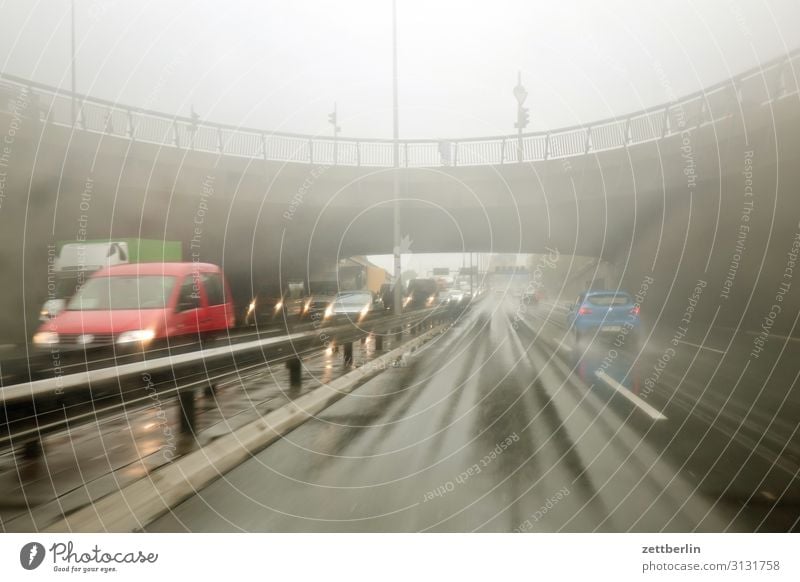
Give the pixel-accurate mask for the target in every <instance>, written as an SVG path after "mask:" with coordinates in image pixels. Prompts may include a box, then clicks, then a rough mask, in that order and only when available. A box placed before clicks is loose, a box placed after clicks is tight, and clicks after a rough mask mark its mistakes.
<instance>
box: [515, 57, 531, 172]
mask: <svg viewBox="0 0 800 582" xmlns="http://www.w3.org/2000/svg"><path fill="white" fill-rule="evenodd" d="M514 98H515V99H516V100H517V122H516V123H515V124H514V127H516V128H517V161H518V162H520V163H522V153H523V152H522V130H523V129H525V128H526V127H528V122H529V121H530V114H529V113H528V108H527V107H523V106H522V105H523V104H524V103H525V99H527V98H528V91H527V90H526V89H525V87H523V86H522V72H517V86H516V87H514Z"/></svg>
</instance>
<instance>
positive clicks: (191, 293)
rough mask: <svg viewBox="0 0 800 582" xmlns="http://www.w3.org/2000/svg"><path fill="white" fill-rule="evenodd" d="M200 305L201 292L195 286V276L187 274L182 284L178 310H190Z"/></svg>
mask: <svg viewBox="0 0 800 582" xmlns="http://www.w3.org/2000/svg"><path fill="white" fill-rule="evenodd" d="M199 307H200V293H199V292H198V289H197V288H196V287H195V281H194V277H193V276H192V275H189V276H187V277H186V278H185V279H184V280H183V284H182V285H181V292H180V294H179V295H178V308H177V310H178V311H188V310H189V309H197V308H199Z"/></svg>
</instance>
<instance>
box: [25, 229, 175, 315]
mask: <svg viewBox="0 0 800 582" xmlns="http://www.w3.org/2000/svg"><path fill="white" fill-rule="evenodd" d="M182 260H183V245H182V244H181V242H180V241H169V240H158V239H147V238H119V239H114V240H87V241H80V242H75V241H59V242H58V243H56V256H55V257H54V260H53V261H52V262H51V263H50V264H49V265H48V271H47V300H46V301H45V302H44V305H42V309H41V313H40V317H39V319H41V320H42V321H46V320H47V319H49V318H51V317H55V316H56V315H58V313H59V312H60V311H61V310H63V309H64V307H65V306H66V304H67V301H69V299H70V297H72V296H73V295H74V294H75V291H76V290H77V289H78V288H80V286H81V285H83V283H84V281H86V279H88V278H89V277H90V276H91V274H92V273H94V272H95V271H97V270H98V269H102V268H103V267H111V266H114V265H124V264H128V263H160V262H164V263H169V262H180V261H182Z"/></svg>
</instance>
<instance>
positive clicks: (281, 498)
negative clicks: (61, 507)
mask: <svg viewBox="0 0 800 582" xmlns="http://www.w3.org/2000/svg"><path fill="white" fill-rule="evenodd" d="M666 345H670V344H669V338H666V339H665V340H663V339H661V338H657V337H650V338H649V339H648V341H647V342H646V343H645V347H644V348H643V349H642V350H638V348H635V349H631V348H625V349H618V350H616V355H614V356H613V357H612V358H609V349H610V348H611V347H613V342H611V343H609V342H608V340H607V339H606V338H594V339H592V340H590V341H589V342H588V343H587V344H586V345H575V344H574V342H572V340H571V336H570V334H569V333H568V330H567V329H566V327H565V325H564V317H563V313H562V311H561V310H560V308H559V306H553V305H546V304H543V305H540V306H538V307H536V308H531V309H528V310H527V313H524V314H522V316H520V315H519V310H518V309H516V306H515V305H514V300H513V299H512V298H510V297H509V298H506V299H504V300H501V299H499V298H496V299H495V298H489V299H487V300H485V301H483V302H482V303H480V304H478V305H477V306H476V307H475V308H474V309H473V310H472V311H471V312H470V313H468V314H467V315H466V316H465V317H464V318H463V319H462V320H461V321H459V322H458V323H457V324H456V325H455V326H454V327H453V329H451V330H450V331H449V332H448V333H446V334H444V335H443V336H440V337H439V338H438V339H437V340H436V341H434V342H431V343H430V344H428V345H427V346H426V347H425V348H423V349H422V350H421V351H420V352H418V353H417V354H416V355H415V356H414V357H412V358H411V359H409V360H408V362H407V364H408V365H407V366H405V367H401V368H397V369H391V370H388V371H387V372H385V373H383V374H381V375H379V376H378V377H376V378H374V379H373V380H371V381H369V382H367V383H366V384H364V385H363V386H362V387H361V388H359V389H358V390H356V391H355V392H353V393H352V394H351V395H349V396H348V397H346V398H344V399H343V400H341V401H339V402H337V403H336V404H334V405H333V406H331V407H330V408H328V409H327V410H325V411H324V412H323V413H321V414H320V415H319V416H318V417H317V418H316V419H313V420H311V421H308V422H307V423H305V424H304V425H302V426H300V427H299V428H297V429H296V430H294V431H293V432H291V433H289V434H288V435H287V436H286V437H285V438H284V439H282V440H281V441H278V442H276V443H274V444H273V445H271V446H269V447H268V448H266V449H265V450H263V451H261V452H260V453H258V454H256V455H255V456H254V457H253V458H251V459H250V460H249V461H247V462H245V463H244V464H242V465H241V466H239V467H237V468H236V469H234V470H233V471H231V472H229V473H228V474H226V475H224V476H222V477H221V478H220V479H219V480H217V481H216V482H214V483H212V484H211V485H210V486H208V487H207V488H205V489H204V490H202V491H200V492H199V493H198V494H197V495H195V496H194V497H192V498H190V499H188V500H187V501H186V502H184V503H183V504H181V505H179V506H178V507H176V508H175V509H174V510H173V511H172V512H171V513H170V514H167V515H164V516H162V517H161V518H160V519H158V520H156V521H155V522H154V523H152V524H150V525H149V526H148V527H147V529H148V530H150V531H183V530H192V531H228V530H233V531H238V530H246V531H422V530H426V531H429V530H430V531H472V530H481V531H629V530H633V531H723V530H727V531H740V530H743V531H752V530H771V529H778V530H784V531H785V530H787V529H791V528H792V527H796V526H797V523H796V520H797V518H798V515H800V506H798V503H799V502H800V494H799V493H798V486H797V480H796V477H797V471H798V467H800V465H799V464H798V458H797V456H796V455H797V440H796V438H795V433H794V431H793V430H792V429H794V430H796V428H797V424H796V420H795V421H794V424H793V422H792V421H791V420H790V419H791V416H789V415H787V412H791V411H792V410H793V409H792V408H791V406H790V405H786V400H787V399H786V398H785V396H786V393H787V392H786V386H787V384H786V383H785V382H786V379H787V378H788V379H789V382H791V380H792V378H793V376H792V370H791V369H790V368H788V367H784V368H782V374H783V376H782V381H783V382H784V384H783V389H782V390H775V389H773V387H772V386H771V385H762V384H763V383H761V382H759V383H758V384H757V385H756V384H753V385H750V386H744V385H742V384H741V383H740V385H739V387H738V389H739V392H738V393H736V391H733V392H732V391H731V389H730V385H728V384H727V382H728V377H729V375H730V374H731V373H735V370H734V371H733V372H732V371H731V369H730V368H728V367H725V366H720V365H719V364H720V361H721V359H722V358H723V357H724V351H723V350H719V352H717V351H712V350H710V349H706V348H705V347H703V348H697V347H692V346H691V345H689V344H683V345H681V346H680V348H679V349H676V350H675V353H674V355H673V356H672V357H671V358H670V361H669V362H668V365H666V366H662V368H663V369H661V370H660V373H659V377H658V381H657V382H655V383H654V382H652V380H650V381H648V379H649V378H650V376H651V375H652V372H653V370H654V369H658V366H661V364H658V362H659V358H661V357H662V356H663V353H664V349H665V346H666ZM698 345H699V344H698ZM715 349H716V348H715ZM726 349H728V348H726ZM735 349H736V348H735V346H729V350H735ZM612 353H614V352H612ZM654 366H655V368H654ZM715 369H716V373H714V370H715ZM709 374H711V376H710V378H711V381H709ZM762 377H763V376H762ZM725 386H727V388H728V389H727V391H726V390H725V388H724V387H725ZM755 393H758V396H756V395H755ZM732 394H733V395H734V396H736V397H732V396H731V395H732ZM781 398H783V401H784V406H782V407H779V408H778V409H777V410H779V412H780V414H775V410H776V409H775V406H777V404H776V403H777V402H779V401H780V400H781ZM754 401H756V402H759V403H762V402H763V403H764V405H763V406H752V404H750V405H748V402H751V403H752V402H754ZM794 401H796V399H795V400H794ZM794 418H795V419H796V418H797V416H795V417H794ZM759 433H760V434H759Z"/></svg>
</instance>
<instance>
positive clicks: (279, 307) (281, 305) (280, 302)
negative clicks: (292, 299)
mask: <svg viewBox="0 0 800 582" xmlns="http://www.w3.org/2000/svg"><path fill="white" fill-rule="evenodd" d="M281 307H283V301H278V302H277V303H276V304H275V311H280V310H281Z"/></svg>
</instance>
